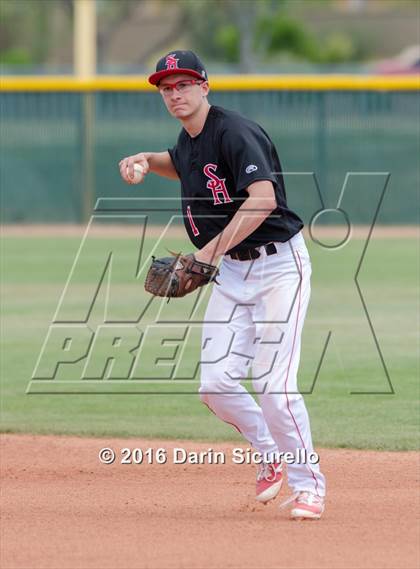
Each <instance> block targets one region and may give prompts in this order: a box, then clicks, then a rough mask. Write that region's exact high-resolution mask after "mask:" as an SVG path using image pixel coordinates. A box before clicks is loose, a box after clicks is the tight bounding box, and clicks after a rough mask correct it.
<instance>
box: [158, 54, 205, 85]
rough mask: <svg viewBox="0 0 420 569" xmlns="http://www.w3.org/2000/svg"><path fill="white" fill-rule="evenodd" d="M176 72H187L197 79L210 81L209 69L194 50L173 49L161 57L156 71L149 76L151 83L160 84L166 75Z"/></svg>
mask: <svg viewBox="0 0 420 569" xmlns="http://www.w3.org/2000/svg"><path fill="white" fill-rule="evenodd" d="M176 73H185V74H187V75H192V76H193V77H196V78H197V79H203V81H208V78H207V71H206V69H205V67H204V65H203V64H202V62H201V61H200V59H199V57H198V56H197V55H196V54H195V53H194V52H192V51H181V50H177V51H171V52H170V53H168V54H167V55H164V56H163V57H162V58H161V59H159V61H158V62H157V65H156V71H155V73H152V75H150V77H149V83H151V84H152V85H158V84H159V81H161V80H162V79H163V78H164V77H167V76H168V75H174V74H176Z"/></svg>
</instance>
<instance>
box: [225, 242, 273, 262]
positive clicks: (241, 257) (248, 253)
mask: <svg viewBox="0 0 420 569" xmlns="http://www.w3.org/2000/svg"><path fill="white" fill-rule="evenodd" d="M263 247H264V249H265V250H266V253H267V255H275V254H276V253H277V249H276V246H275V245H274V243H266V244H265V245H263ZM260 255H261V253H260V252H259V251H258V249H245V250H244V251H236V252H235V253H229V257H231V258H232V259H235V261H252V259H258V257H259V256H260Z"/></svg>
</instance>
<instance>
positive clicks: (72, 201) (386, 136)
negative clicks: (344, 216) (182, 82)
mask: <svg viewBox="0 0 420 569" xmlns="http://www.w3.org/2000/svg"><path fill="white" fill-rule="evenodd" d="M210 86H211V94H210V102H211V103H212V104H215V105H221V106H225V107H227V108H231V109H234V110H237V111H239V112H241V113H242V114H244V115H246V116H248V117H249V118H251V119H253V120H256V121H257V122H259V123H260V124H261V125H262V126H263V127H264V128H265V129H266V130H267V131H268V132H269V134H270V136H271V137H272V139H273V141H274V143H275V144H276V146H277V149H278V152H279V155H280V159H281V162H282V166H283V170H284V171H285V172H286V173H287V174H286V188H287V194H288V199H289V203H290V204H291V206H292V207H293V208H294V209H296V210H297V211H298V212H299V214H300V215H301V216H302V217H303V218H304V220H305V222H306V223H307V222H308V221H309V220H310V218H311V217H312V215H313V214H314V213H315V211H317V210H318V209H320V207H321V205H322V206H323V207H325V208H335V207H336V206H337V201H338V199H339V195H340V192H341V190H342V187H343V184H344V182H345V180H346V175H347V174H348V173H351V175H350V177H347V186H348V188H347V190H346V191H347V192H348V193H347V202H346V203H347V204H351V210H352V211H351V221H352V222H354V223H363V224H365V223H370V222H371V221H372V208H373V209H374V203H373V202H375V203H377V202H378V199H379V197H380V196H382V194H381V187H383V183H384V179H385V177H386V175H387V174H389V183H388V186H387V189H386V193H385V194H384V195H383V201H382V203H381V207H380V211H379V215H378V222H379V223H384V224H397V223H398V224H401V223H403V224H405V223H410V224H412V223H417V222H418V214H417V205H418V202H417V200H418V188H419V156H420V143H419V112H420V97H419V94H420V79H419V77H418V76H417V77H413V76H411V77H359V76H357V77H356V76H324V77H317V76H246V77H242V76H223V77H222V76H220V77H214V78H212V79H211V82H210ZM0 111H1V188H2V193H3V200H2V201H3V204H2V221H3V222H4V223H25V222H32V223H34V222H46V223H52V222H54V223H57V222H83V221H85V220H86V219H88V218H89V217H90V215H91V212H92V209H93V205H94V203H95V201H96V200H97V198H107V197H113V198H127V197H139V196H144V197H146V198H154V197H164V196H170V197H175V196H177V195H178V194H177V193H178V192H179V187H178V185H177V183H174V182H171V181H167V180H163V179H160V178H158V177H155V176H153V175H151V176H149V178H148V180H147V182H146V183H145V184H144V185H142V186H127V185H125V184H124V183H123V182H122V180H121V179H120V177H119V172H118V161H119V160H120V158H122V157H123V156H126V155H129V154H133V153H136V152H139V151H141V150H143V151H160V150H164V149H166V148H168V147H171V146H172V145H173V144H174V143H175V141H176V137H177V134H178V132H179V123H177V122H176V121H174V120H173V119H172V118H171V117H170V116H169V115H168V113H167V111H166V109H165V108H164V105H163V103H162V100H161V98H160V96H159V95H158V94H157V93H156V90H155V88H153V87H152V86H150V85H149V84H148V83H147V80H146V78H145V77H135V78H128V77H100V78H99V77H98V78H93V79H90V80H84V81H82V80H77V79H75V78H72V77H44V78H32V77H3V78H1V79H0ZM316 182H317V183H318V186H319V192H318V190H317V188H316ZM319 193H320V194H321V196H322V202H323V203H322V204H321V203H320V198H319ZM349 196H350V197H349ZM157 220H159V219H158V218H157ZM162 220H163V218H162ZM337 221H338V220H337V218H335V217H331V219H330V222H331V223H334V224H336V223H337ZM323 222H324V223H328V222H329V219H328V217H325V218H324V220H323Z"/></svg>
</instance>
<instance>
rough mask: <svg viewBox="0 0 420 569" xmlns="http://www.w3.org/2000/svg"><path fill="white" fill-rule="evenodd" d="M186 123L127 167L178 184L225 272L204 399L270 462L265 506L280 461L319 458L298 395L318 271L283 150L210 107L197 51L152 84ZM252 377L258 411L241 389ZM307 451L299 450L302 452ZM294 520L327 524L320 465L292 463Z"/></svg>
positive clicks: (186, 209) (165, 63)
mask: <svg viewBox="0 0 420 569" xmlns="http://www.w3.org/2000/svg"><path fill="white" fill-rule="evenodd" d="M149 82H150V83H151V84H152V85H156V87H157V89H158V91H159V92H160V94H161V96H162V99H163V102H164V104H165V105H166V108H167V110H168V111H169V113H170V114H171V115H172V116H173V117H174V118H176V119H178V120H179V121H180V122H181V124H182V127H183V128H182V130H181V133H180V135H179V137H178V141H177V143H176V145H175V146H174V147H173V148H171V149H169V150H167V151H164V152H158V153H156V152H141V153H139V154H135V155H133V156H129V157H126V158H124V159H122V160H121V161H120V163H119V166H120V173H121V177H122V178H123V180H125V182H127V183H128V184H131V183H134V165H135V164H139V165H140V166H141V168H142V172H143V174H142V175H141V176H140V179H139V178H136V183H139V182H141V181H143V179H144V177H145V176H146V175H147V174H148V173H149V172H153V173H155V174H158V175H160V176H165V177H168V178H172V179H174V180H180V182H181V189H182V198H183V199H182V207H183V214H184V222H185V227H186V231H187V233H188V236H189V238H190V240H191V241H192V243H193V244H194V245H195V247H196V248H197V251H196V252H195V253H194V254H193V255H192V256H190V257H191V258H192V259H193V260H194V262H195V261H197V262H198V263H204V264H211V263H213V264H214V265H219V269H220V274H219V275H218V276H217V284H213V289H212V293H211V297H210V300H209V303H208V306H207V310H206V314H205V319H204V325H203V336H202V353H201V360H200V361H201V385H200V398H201V400H202V402H203V403H205V404H206V405H207V406H208V407H209V409H210V410H211V411H212V412H213V413H215V414H216V415H217V416H218V417H219V418H220V419H222V420H223V421H225V422H226V423H229V424H231V425H233V426H234V427H236V428H237V430H238V431H239V432H240V433H241V434H242V435H243V436H244V437H245V439H246V440H247V441H248V442H249V443H250V444H251V445H252V446H253V448H254V449H256V450H257V451H259V452H260V453H261V456H262V457H263V462H262V463H261V464H260V466H259V470H258V474H257V484H256V499H257V500H258V501H260V502H263V503H266V502H268V501H269V500H271V499H273V498H274V497H275V496H276V495H277V494H278V492H279V491H280V488H281V485H282V475H283V472H282V462H281V460H280V459H279V456H280V453H285V452H289V453H293V454H294V456H297V455H298V453H299V452H300V453H302V450H304V451H307V453H308V454H309V453H312V452H313V446H312V438H311V431H310V424H309V417H308V413H307V410H306V407H305V403H304V401H303V398H302V396H301V395H300V394H299V392H298V388H297V372H298V366H299V359H300V347H301V334H302V328H303V323H304V319H305V315H306V310H307V307H308V303H309V297H310V275H311V263H310V258H309V255H308V251H307V249H306V246H305V242H304V239H303V236H302V232H301V230H302V227H303V223H302V221H301V219H300V218H299V217H298V216H297V215H296V213H294V212H293V211H292V210H290V209H289V208H288V207H287V203H286V194H285V188H284V181H283V177H282V175H281V166H280V162H279V158H278V155H277V152H276V149H275V147H274V145H273V143H272V141H271V140H270V138H269V136H268V135H267V133H266V132H265V131H264V130H263V129H262V128H261V127H260V126H259V125H258V124H256V123H255V122H253V121H251V120H249V119H247V118H245V117H243V116H241V115H240V114H238V113H236V112H232V111H229V110H226V109H223V108H221V107H217V106H213V105H210V104H209V101H208V93H209V82H208V77H207V72H206V70H205V67H204V65H203V64H202V62H201V61H200V59H199V58H198V57H197V55H196V54H194V53H193V52H191V51H181V50H179V51H173V52H171V53H169V54H167V55H165V56H164V57H162V58H161V59H160V60H159V61H158V63H157V66H156V72H155V73H153V74H152V75H151V76H150V77H149ZM250 368H251V369H252V380H253V387H254V390H255V393H256V394H257V396H258V403H259V404H258V403H257V402H256V400H255V399H254V398H253V397H252V396H251V394H250V393H249V392H248V391H247V390H246V389H245V387H244V386H243V385H242V384H241V380H242V379H246V378H247V376H248V372H249V369H250ZM299 449H302V450H299ZM287 469H288V483H289V486H290V487H291V488H292V490H293V495H292V497H291V498H290V499H289V500H287V501H286V502H285V503H292V508H291V517H292V518H295V519H302V518H307V519H318V518H320V517H321V515H322V513H323V511H324V497H325V478H324V476H323V474H322V473H321V471H320V468H319V464H311V463H309V462H308V461H306V462H305V461H303V462H302V463H300V462H299V461H295V462H293V463H291V464H288V466H287Z"/></svg>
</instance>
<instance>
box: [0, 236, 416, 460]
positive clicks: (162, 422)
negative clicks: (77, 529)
mask: <svg viewBox="0 0 420 569" xmlns="http://www.w3.org/2000/svg"><path fill="white" fill-rule="evenodd" d="M79 245H80V239H78V238H75V237H63V236H61V237H60V236H54V237H53V236H52V237H34V236H28V237H7V236H6V237H4V238H3V244H2V297H3V299H2V315H3V318H2V336H3V341H2V343H3V347H2V358H1V377H2V396H1V410H2V421H1V428H2V431H3V432H31V433H56V434H78V435H97V436H108V435H117V436H127V437H147V438H152V437H161V438H167V439H172V438H186V439H197V440H209V441H215V440H240V437H239V436H238V435H237V434H236V432H235V431H234V430H232V429H231V427H229V426H227V425H225V424H223V423H222V422H220V421H219V420H218V419H217V418H216V417H214V416H213V415H212V414H211V413H209V411H208V410H207V409H206V408H205V406H203V405H202V404H201V403H200V401H199V399H198V396H197V395H191V394H183V393H182V391H183V390H185V389H187V390H188V391H193V392H195V391H196V390H197V387H198V382H197V379H195V380H192V381H191V382H189V383H188V384H181V383H176V381H175V382H173V383H172V384H171V385H170V386H169V388H170V389H171V390H172V391H174V389H173V385H175V389H176V390H177V391H179V393H177V394H175V395H174V394H170V393H165V390H166V391H167V390H168V385H166V384H157V385H155V386H153V385H152V387H151V385H150V382H149V384H148V385H147V386H145V388H144V390H147V389H153V390H154V391H159V390H161V391H162V393H161V394H158V395H156V394H154V395H147V394H134V395H122V394H118V395H117V394H109V393H108V394H102V395H99V394H81V395H80V394H79V395H73V394H70V395H69V394H67V395H64V394H54V395H43V394H39V393H38V394H34V393H31V394H26V390H27V388H28V384H29V382H30V379H31V377H32V373H33V370H34V366H35V362H36V361H37V358H38V355H39V352H40V349H41V346H42V344H43V341H44V338H45V336H46V334H47V332H48V328H49V325H50V323H51V321H52V318H53V315H54V313H55V310H56V308H57V303H58V301H59V298H60V296H61V293H62V291H63V287H64V285H65V283H66V280H67V278H68V275H69V271H70V269H71V267H72V264H73V260H74V257H75V255H76V252H77V250H78V248H79ZM165 245H166V246H168V247H170V248H173V249H177V248H181V247H182V248H183V249H184V250H185V249H186V247H185V242H184V241H182V242H181V240H176V239H170V240H167V241H166V242H165ZM151 246H152V243H151V242H148V243H147V245H146V250H149V249H150V247H151ZM107 247H108V248H109V250H112V249H116V250H117V253H116V259H117V261H116V263H115V266H113V278H112V279H113V280H112V283H113V293H112V294H113V297H112V298H113V311H114V312H115V314H114V316H116V317H122V318H128V317H129V316H130V315H132V314H133V307H135V306H137V305H138V303H139V300H140V301H142V300H144V293H143V291H142V288H143V287H142V282H140V283H135V282H133V273H134V270H135V266H134V268H133V263H134V262H135V259H136V250H137V247H138V243H137V242H136V240H135V239H132V238H121V237H120V238H118V239H114V240H113V239H111V237H110V238H109V239H101V238H95V239H91V240H90V241H89V244H88V247H87V248H86V251H85V252H84V255H83V256H82V257H83V258H82V259H81V263H80V264H79V265H78V270H76V271H75V274H74V281H72V283H71V286H70V287H69V292H68V296H66V298H65V303H64V306H63V307H62V310H61V311H60V315H61V316H62V318H63V319H71V318H72V315H74V314H79V313H83V310H84V306H85V304H86V302H85V300H86V298H88V297H89V296H91V294H92V290H93V289H94V286H95V283H97V275H98V267H99V268H100V261H101V259H102V258H103V257H102V256H103V253H104V251H106V250H107ZM308 247H309V249H310V253H311V258H312V266H313V277H312V302H311V305H310V309H309V313H308V317H307V321H306V325H305V330H304V336H303V349H302V363H301V370H300V379H299V383H300V388H301V390H302V391H303V392H310V391H312V392H311V393H308V394H307V395H305V399H306V402H307V406H308V408H309V411H310V415H311V422H312V430H313V437H314V441H315V444H316V445H317V446H330V447H355V448H371V449H391V450H407V449H414V448H417V445H418V435H419V431H418V424H419V421H418V419H419V416H418V396H419V382H418V377H419V374H418V340H419V338H418V335H417V322H418V309H419V304H418V297H417V288H418V268H419V267H418V252H419V247H418V243H417V242H416V241H415V240H414V239H413V238H400V239H382V240H381V239H375V238H373V240H372V241H371V243H370V245H369V248H368V250H367V253H366V256H365V259H364V263H363V266H362V269H361V271H360V275H359V284H360V287H361V290H362V292H363V296H364V299H365V302H366V306H367V308H368V311H369V316H370V319H371V322H372V325H373V327H374V330H375V334H376V338H377V341H378V343H379V346H380V349H381V353H382V355H383V358H384V361H385V364H386V368H387V370H388V374H389V377H390V380H391V382H392V386H393V389H394V391H395V393H394V394H389V392H390V385H389V383H388V379H387V377H386V374H385V371H384V368H383V366H382V363H381V359H380V357H379V354H378V351H377V348H376V345H375V342H374V339H373V336H372V333H371V330H370V328H369V324H368V321H367V318H366V315H365V312H364V310H363V307H362V304H361V302H360V298H359V296H358V294H357V289H356V286H355V282H354V275H355V271H356V268H357V265H358V262H359V259H360V255H361V252H362V249H363V241H362V240H357V239H352V240H351V242H350V243H349V244H348V245H346V246H345V247H344V248H343V249H340V250H338V251H326V250H325V249H322V248H321V247H319V246H318V245H315V244H313V243H308ZM158 252H159V253H163V252H164V249H163V247H162V248H161V249H159V251H158ZM98 260H99V261H98ZM102 296H103V295H101V294H100V295H99V297H98V301H97V303H96V304H95V307H94V310H93V311H92V314H91V319H90V320H89V322H90V323H92V324H94V323H95V322H96V323H98V322H100V319H101V314H102V312H101V309H102V308H103V302H104V301H103V298H102ZM193 300H194V299H193V298H192V297H186V298H185V299H180V300H177V301H171V302H170V303H169V304H168V305H165V306H164V307H163V312H162V314H164V315H165V316H164V318H167V319H169V320H176V319H177V318H182V316H183V315H185V314H186V313H187V311H188V309H189V308H191V306H192V302H193ZM203 308H204V305H203V306H202V307H201V308H200V310H199V314H201V313H202V310H203ZM161 317H162V316H161ZM329 332H331V339H330V342H329V344H328V349H327V351H326V354H325V357H324V360H323V363H322V366H321V368H320V370H319V374H318V379H317V382H316V384H315V386H314V387H313V389H311V386H312V384H313V381H314V377H315V372H316V369H317V367H318V364H319V361H320V356H321V353H322V350H323V346H324V344H325V340H326V338H327V335H328V333H329ZM156 341H157V340H156ZM150 350H151V352H153V351H154V350H158V346H157V345H156V346H153V345H152V346H151V347H150ZM198 351H199V336H198V335H197V337H196V338H195V339H194V340H193V341H192V342H191V345H189V346H188V350H187V351H186V358H187V360H191V361H195V360H196V359H198ZM151 371H152V370H151ZM79 372H80V368H78V367H77V366H74V367H73V368H71V370H70V372H68V373H70V376H72V377H73V378H74V377H77V378H78V377H80V374H79V375H77V374H78V373H79ZM72 374H73V375H72ZM65 379H66V377H65V374H64V376H63V378H61V379H60V380H59V381H61V385H60V387H61V386H63V385H65V383H64V381H65ZM57 381H58V380H53V381H50V382H47V383H48V384H52V383H54V386H56V385H57ZM38 383H39V382H38ZM78 383H79V384H81V383H82V381H79V382H78ZM102 383H106V380H103V382H102ZM138 383H139V382H137V384H138ZM86 385H89V384H88V383H87V384H86V382H85V384H84V385H83V387H85V386H86ZM96 385H98V384H96ZM73 387H74V384H73ZM116 389H118V385H117V387H116ZM34 391H36V389H35V390H34ZM354 391H357V392H364V393H363V394H359V395H356V394H354V393H352V392H354ZM384 392H385V393H388V394H383V393H384ZM380 393H382V394H380Z"/></svg>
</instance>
